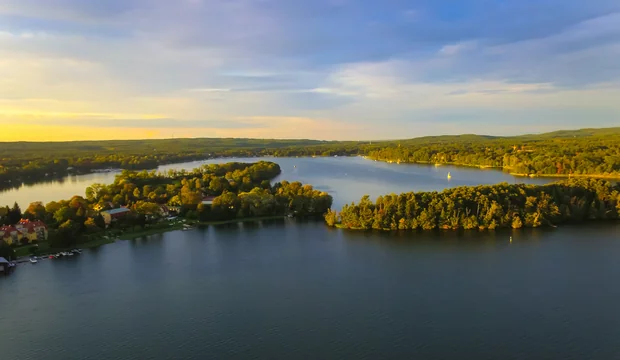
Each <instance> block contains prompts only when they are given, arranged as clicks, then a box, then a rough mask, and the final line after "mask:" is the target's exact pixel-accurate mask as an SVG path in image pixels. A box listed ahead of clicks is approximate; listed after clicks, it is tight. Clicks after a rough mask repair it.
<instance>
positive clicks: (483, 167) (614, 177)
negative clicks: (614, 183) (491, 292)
mask: <svg viewBox="0 0 620 360" xmlns="http://www.w3.org/2000/svg"><path fill="white" fill-rule="evenodd" d="M363 158H364V159H366V160H370V161H381V162H383V163H388V164H414V165H435V166H454V167H466V168H476V169H480V170H501V171H502V172H505V173H508V174H509V175H512V176H514V177H527V178H537V177H544V178H558V179H570V178H592V179H610V180H620V174H618V175H605V174H521V173H514V172H511V171H510V168H508V167H503V166H491V165H472V164H460V163H432V162H430V161H402V160H401V161H400V162H397V161H393V160H383V159H373V158H370V157H367V156H363Z"/></svg>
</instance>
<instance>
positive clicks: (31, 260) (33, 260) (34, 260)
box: [30, 258, 39, 264]
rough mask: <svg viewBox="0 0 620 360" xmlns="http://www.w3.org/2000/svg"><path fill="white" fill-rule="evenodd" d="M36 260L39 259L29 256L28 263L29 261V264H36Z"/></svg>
mask: <svg viewBox="0 0 620 360" xmlns="http://www.w3.org/2000/svg"><path fill="white" fill-rule="evenodd" d="M38 262H39V261H38V260H37V259H35V258H30V263H31V264H36V263H38Z"/></svg>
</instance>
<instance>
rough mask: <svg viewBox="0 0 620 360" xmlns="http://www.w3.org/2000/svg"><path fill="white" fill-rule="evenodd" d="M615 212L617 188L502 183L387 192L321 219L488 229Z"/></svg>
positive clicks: (350, 224)
mask: <svg viewBox="0 0 620 360" xmlns="http://www.w3.org/2000/svg"><path fill="white" fill-rule="evenodd" d="M619 214H620V185H618V184H615V185H613V184H611V183H610V182H607V181H604V180H596V179H569V180H564V181H561V182H557V183H553V184H549V185H544V186H535V185H524V184H507V183H502V184H498V185H492V186H464V187H457V188H452V189H447V190H444V191H442V192H418V193H413V192H410V193H404V194H400V195H395V194H391V195H385V196H380V197H378V198H377V199H376V201H375V202H372V201H371V200H370V199H369V197H368V196H364V197H363V198H362V199H361V200H360V202H359V203H357V204H355V203H352V204H350V205H345V206H344V207H343V208H342V210H341V211H340V213H336V212H333V211H331V210H330V211H329V212H328V213H327V214H326V215H325V220H326V222H327V224H328V225H330V226H336V225H338V226H340V227H343V228H348V229H377V230H433V229H446V230H448V229H451V230H459V229H479V230H486V229H489V230H493V229H497V228H515V229H518V228H521V227H530V228H533V227H540V226H555V225H559V224H563V223H578V222H583V221H589V220H616V219H618V218H620V216H619Z"/></svg>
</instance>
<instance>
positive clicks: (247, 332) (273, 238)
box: [0, 158, 620, 360]
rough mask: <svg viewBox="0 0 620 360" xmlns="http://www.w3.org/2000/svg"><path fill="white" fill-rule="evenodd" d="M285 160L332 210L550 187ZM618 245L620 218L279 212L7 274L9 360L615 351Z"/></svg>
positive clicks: (1, 317)
mask: <svg viewBox="0 0 620 360" xmlns="http://www.w3.org/2000/svg"><path fill="white" fill-rule="evenodd" d="M274 161H276V162H278V163H280V164H281V166H282V170H283V175H282V177H283V178H286V179H291V180H303V181H307V182H310V183H312V184H314V185H316V186H317V187H319V188H323V189H324V190H326V191H329V192H331V193H332V194H333V196H334V199H335V206H337V207H339V206H340V205H341V204H343V203H345V202H349V201H352V200H357V199H359V197H361V196H362V195H363V194H365V193H368V194H370V195H372V196H373V197H374V196H376V195H379V194H382V193H386V192H392V191H393V192H401V191H409V190H437V189H443V188H445V187H447V186H455V185H474V184H482V183H496V182H500V181H509V182H514V181H515V180H517V181H520V180H527V181H530V182H532V181H535V182H536V181H538V182H540V181H541V179H514V178H512V177H510V176H508V175H506V174H503V173H501V172H497V171H480V170H475V169H466V168H448V167H445V168H444V167H440V168H435V167H425V166H415V165H396V164H383V163H375V162H370V161H367V160H363V159H361V158H330V159H306V158H298V159H275V160H274ZM194 165H195V164H194ZM183 166H186V165H183ZM295 166H296V167H295ZM191 167H194V166H191ZM447 171H450V172H451V173H452V179H451V180H450V181H449V182H448V180H447V179H446V174H447ZM16 195H17V194H16ZM61 197H66V196H65V195H63V196H61ZM3 199H4V198H3ZM16 199H17V198H16ZM32 200H34V199H27V197H25V196H24V197H23V201H28V202H29V201H32ZM5 202H6V201H5ZM20 203H21V202H20ZM510 236H512V237H513V242H512V243H510V242H509V240H508V239H509V237H510ZM619 240H620V224H606V225H604V224H593V225H586V226H579V227H577V226H567V227H561V228H559V229H536V230H527V229H526V230H519V231H497V232H484V233H479V232H463V233H453V232H438V233H434V232H430V233H402V232H400V233H377V232H355V231H344V230H340V229H333V228H327V227H326V226H324V225H323V223H322V222H315V221H301V220H293V219H282V220H273V221H262V222H257V223H242V224H230V225H221V226H209V227H204V228H199V229H195V230H192V231H177V232H169V233H166V234H161V235H156V236H151V237H147V238H143V239H138V240H133V241H118V242H116V243H114V244H111V245H105V246H102V247H100V248H97V249H88V250H85V251H84V254H83V255H81V256H79V257H74V258H70V259H59V260H44V261H41V262H39V263H38V264H36V265H31V264H24V265H20V266H18V269H17V270H16V271H15V272H14V273H13V274H12V275H10V276H7V277H3V278H0V359H3V360H4V359H20V360H21V359H63V360H64V359H93V360H99V359H101V360H103V359H136V358H140V359H172V358H174V359H605V360H608V359H617V358H619V357H620V342H619V341H618V338H619V336H620V311H618V304H619V303H620V287H619V286H617V279H618V278H620V261H618V259H619V258H620V241H619Z"/></svg>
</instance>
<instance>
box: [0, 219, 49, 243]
mask: <svg viewBox="0 0 620 360" xmlns="http://www.w3.org/2000/svg"><path fill="white" fill-rule="evenodd" d="M47 235H48V232H47V225H45V223H44V222H42V221H38V220H37V221H30V220H28V219H21V220H20V221H19V222H18V223H17V224H15V226H13V225H7V226H2V227H0V240H4V242H6V243H7V244H9V245H20V244H30V243H33V242H35V241H45V240H47Z"/></svg>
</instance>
